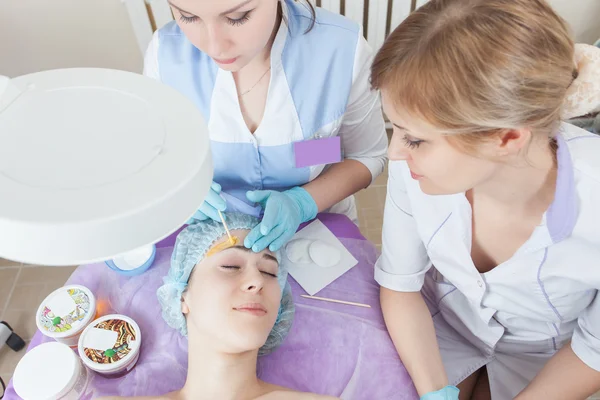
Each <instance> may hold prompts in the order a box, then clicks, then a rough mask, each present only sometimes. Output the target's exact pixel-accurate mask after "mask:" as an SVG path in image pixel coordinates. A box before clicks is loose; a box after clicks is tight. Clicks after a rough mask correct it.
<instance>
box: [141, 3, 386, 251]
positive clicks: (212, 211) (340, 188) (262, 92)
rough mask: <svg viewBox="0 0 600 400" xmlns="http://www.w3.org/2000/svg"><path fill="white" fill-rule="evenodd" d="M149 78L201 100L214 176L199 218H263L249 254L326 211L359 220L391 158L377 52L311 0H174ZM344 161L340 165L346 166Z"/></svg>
mask: <svg viewBox="0 0 600 400" xmlns="http://www.w3.org/2000/svg"><path fill="white" fill-rule="evenodd" d="M170 4H171V7H172V9H173V13H174V15H175V19H176V21H174V22H173V23H169V24H167V25H166V26H165V27H163V28H162V29H160V30H159V31H158V32H156V34H155V35H154V38H153V40H152V42H151V44H150V46H149V48H148V51H147V54H146V59H145V68H144V72H145V74H146V75H147V76H150V77H153V78H155V79H159V80H161V81H162V82H163V83H165V84H167V85H170V86H172V87H174V88H175V89H176V90H178V91H180V92H181V93H183V94H184V95H186V96H188V97H189V98H190V99H191V100H192V101H194V102H195V103H196V105H197V106H198V108H199V109H200V111H201V112H202V113H203V114H204V117H205V120H206V121H207V123H208V129H209V132H210V139H211V148H212V153H213V161H214V168H215V175H214V181H215V183H214V184H213V187H212V190H211V192H210V193H209V195H208V197H207V199H206V201H205V202H204V204H203V205H202V206H201V207H200V209H199V211H198V212H197V213H196V215H195V218H196V219H206V218H212V219H214V220H219V216H218V213H217V210H220V211H224V210H225V206H226V204H225V201H224V200H222V199H221V198H220V196H219V194H220V192H221V190H222V191H223V194H224V196H225V197H226V200H227V211H229V212H233V211H239V212H244V213H247V214H253V215H255V216H258V214H259V213H260V212H261V208H262V209H264V217H263V220H262V222H261V224H260V225H259V226H257V227H256V228H255V229H254V230H253V231H252V232H251V233H250V234H249V235H248V237H247V238H246V240H245V245H246V247H249V248H252V249H253V250H254V251H261V250H263V249H264V248H266V247H267V246H268V247H269V248H270V250H272V251H275V250H277V249H279V248H280V247H281V246H282V245H283V244H284V243H285V242H286V241H287V240H289V239H290V238H291V237H292V236H293V235H294V233H295V232H296V230H297V228H298V226H299V225H300V223H302V222H305V221H308V220H311V219H313V218H314V217H315V216H316V214H317V212H319V211H330V212H336V213H343V214H346V215H347V216H349V217H350V218H351V219H353V220H355V221H356V219H357V214H356V207H355V204H354V198H353V194H354V193H356V192H357V191H359V190H361V189H363V188H365V187H367V186H368V185H369V184H370V183H371V182H372V181H373V180H374V179H375V178H376V177H377V176H378V175H379V174H381V172H382V171H383V168H384V165H385V162H386V148H387V137H386V134H385V123H384V120H383V115H382V112H381V104H380V101H379V96H378V94H377V92H375V91H372V90H371V86H370V84H369V71H370V64H371V61H372V51H371V50H370V48H369V46H368V44H367V42H366V41H365V39H364V38H363V36H362V31H361V28H360V26H359V25H358V24H356V23H354V22H352V21H351V20H349V19H347V18H345V17H343V16H341V15H338V14H334V13H331V12H328V11H325V10H322V9H316V11H315V9H313V8H312V6H311V5H310V3H308V2H307V1H304V0H299V1H295V0H246V1H244V0H170ZM340 161H341V162H340Z"/></svg>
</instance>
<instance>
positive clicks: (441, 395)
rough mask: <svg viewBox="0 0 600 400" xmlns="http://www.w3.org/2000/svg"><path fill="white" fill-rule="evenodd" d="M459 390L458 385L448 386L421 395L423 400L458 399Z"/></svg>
mask: <svg viewBox="0 0 600 400" xmlns="http://www.w3.org/2000/svg"><path fill="white" fill-rule="evenodd" d="M459 392H460V391H459V390H458V388H457V387H456V386H446V387H445V388H443V389H442V390H438V391H437V392H429V393H427V394H425V395H423V396H421V400H458V393H459Z"/></svg>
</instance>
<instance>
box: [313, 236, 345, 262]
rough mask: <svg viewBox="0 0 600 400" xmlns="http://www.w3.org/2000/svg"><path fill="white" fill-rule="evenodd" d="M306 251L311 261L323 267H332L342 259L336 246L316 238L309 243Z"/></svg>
mask: <svg viewBox="0 0 600 400" xmlns="http://www.w3.org/2000/svg"><path fill="white" fill-rule="evenodd" d="M308 253H309V255H310V258H311V259H312V261H313V262H314V263H315V264H317V265H318V266H319V267H323V268H330V267H333V266H334V265H337V264H338V263H339V262H340V260H341V259H342V255H341V253H340V251H339V250H338V249H337V248H336V247H334V246H332V245H330V244H328V243H325V242H322V241H317V240H315V241H314V242H312V243H311V244H310V246H309V248H308Z"/></svg>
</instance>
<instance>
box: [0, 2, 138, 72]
mask: <svg viewBox="0 0 600 400" xmlns="http://www.w3.org/2000/svg"><path fill="white" fill-rule="evenodd" d="M142 64H143V58H142V52H141V50H140V47H139V45H138V43H137V41H136V36H135V35H134V32H133V28H132V24H131V21H130V20H129V14H128V13H127V8H126V6H125V4H124V3H123V2H122V1H121V0H0V75H7V76H10V77H15V76H19V75H23V74H26V73H31V72H37V71H41V70H47V69H54V68H65V67H104V68H115V69H123V70H127V71H134V72H141V70H142Z"/></svg>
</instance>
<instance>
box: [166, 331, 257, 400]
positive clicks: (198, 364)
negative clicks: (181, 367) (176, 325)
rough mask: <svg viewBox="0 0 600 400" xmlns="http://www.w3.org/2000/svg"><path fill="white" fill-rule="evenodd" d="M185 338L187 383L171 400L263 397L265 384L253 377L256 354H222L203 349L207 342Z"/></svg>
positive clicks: (220, 399) (213, 350) (234, 399)
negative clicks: (175, 398)
mask: <svg viewBox="0 0 600 400" xmlns="http://www.w3.org/2000/svg"><path fill="white" fill-rule="evenodd" d="M194 337H195V339H196V340H194V339H193V338H194ZM189 338H190V341H189V346H188V354H189V355H188V360H189V361H188V374H187V380H186V382H185V385H184V386H183V388H182V389H181V390H180V391H179V393H178V395H177V396H175V397H177V398H179V399H182V400H205V399H206V400H213V399H219V400H238V399H254V398H256V397H258V396H260V395H261V394H263V391H264V387H265V384H264V383H263V382H262V381H260V380H259V379H258V378H257V376H256V361H257V357H258V350H256V351H252V352H246V353H241V354H224V353H220V352H218V351H216V350H215V349H214V347H213V346H210V345H207V344H208V342H207V341H204V340H201V338H199V337H198V335H190V336H189Z"/></svg>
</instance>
